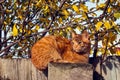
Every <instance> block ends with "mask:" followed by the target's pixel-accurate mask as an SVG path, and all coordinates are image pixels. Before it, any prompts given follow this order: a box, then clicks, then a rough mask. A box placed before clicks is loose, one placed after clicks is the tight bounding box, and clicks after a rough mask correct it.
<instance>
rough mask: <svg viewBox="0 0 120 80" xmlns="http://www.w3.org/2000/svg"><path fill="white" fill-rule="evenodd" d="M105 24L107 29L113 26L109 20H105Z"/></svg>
mask: <svg viewBox="0 0 120 80" xmlns="http://www.w3.org/2000/svg"><path fill="white" fill-rule="evenodd" d="M104 26H105V28H106V29H110V28H112V26H111V25H110V22H109V21H105V22H104Z"/></svg>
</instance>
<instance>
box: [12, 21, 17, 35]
mask: <svg viewBox="0 0 120 80" xmlns="http://www.w3.org/2000/svg"><path fill="white" fill-rule="evenodd" d="M12 34H13V36H17V35H18V29H17V25H16V23H15V24H14V26H13V31H12Z"/></svg>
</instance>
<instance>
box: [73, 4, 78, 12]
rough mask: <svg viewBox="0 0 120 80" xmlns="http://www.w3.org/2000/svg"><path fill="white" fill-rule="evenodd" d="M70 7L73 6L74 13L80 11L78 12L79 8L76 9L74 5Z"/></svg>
mask: <svg viewBox="0 0 120 80" xmlns="http://www.w3.org/2000/svg"><path fill="white" fill-rule="evenodd" d="M72 8H73V10H74V11H75V12H76V13H80V12H79V9H78V7H77V6H76V5H73V6H72Z"/></svg>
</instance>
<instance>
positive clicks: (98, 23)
mask: <svg viewBox="0 0 120 80" xmlns="http://www.w3.org/2000/svg"><path fill="white" fill-rule="evenodd" d="M102 24H103V22H101V21H99V22H97V24H96V25H95V26H96V30H97V31H98V30H99V29H100V28H101V26H102Z"/></svg>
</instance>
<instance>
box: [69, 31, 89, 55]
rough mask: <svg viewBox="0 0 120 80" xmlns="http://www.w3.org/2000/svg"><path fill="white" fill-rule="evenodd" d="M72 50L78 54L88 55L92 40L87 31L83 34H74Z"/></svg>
mask: <svg viewBox="0 0 120 80" xmlns="http://www.w3.org/2000/svg"><path fill="white" fill-rule="evenodd" d="M71 44H72V49H73V51H75V52H77V53H82V54H84V53H86V52H87V51H89V50H88V49H89V48H90V39H89V33H88V32H87V31H83V32H82V34H76V33H75V32H72V41H71Z"/></svg>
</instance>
